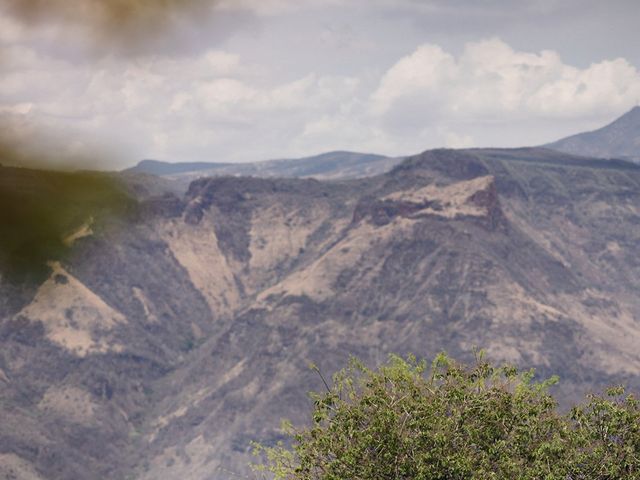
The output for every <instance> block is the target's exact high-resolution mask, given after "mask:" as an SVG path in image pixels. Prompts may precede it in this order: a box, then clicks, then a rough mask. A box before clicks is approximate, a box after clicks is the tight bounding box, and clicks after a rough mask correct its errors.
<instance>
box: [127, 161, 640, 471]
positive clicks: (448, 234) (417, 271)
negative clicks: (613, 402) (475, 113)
mask: <svg viewBox="0 0 640 480" xmlns="http://www.w3.org/2000/svg"><path fill="white" fill-rule="evenodd" d="M639 182H640V168H636V167H634V166H633V165H630V164H611V163H607V162H606V161H596V160H594V161H589V162H583V161H582V160H581V159H579V158H577V157H569V156H564V155H557V154H553V153H552V152H550V151H545V150H535V149H533V150H514V151H495V150H480V151H469V152H454V151H434V152H427V153H425V154H423V155H420V156H416V157H413V158H410V159H408V160H407V161H406V162H405V163H404V164H402V165H401V166H399V167H397V168H396V169H395V170H394V171H393V172H391V173H390V174H389V175H386V176H383V177H379V178H377V179H372V180H370V181H369V183H368V185H366V187H365V188H364V190H363V191H362V192H360V193H359V194H356V195H355V197H356V198H357V199H358V200H357V202H355V204H354V203H351V204H350V206H349V207H348V208H349V211H350V213H351V214H350V217H349V218H348V219H347V218H344V217H343V219H342V220H341V221H340V222H339V225H340V228H337V229H335V234H333V235H331V237H330V238H331V240H330V241H329V242H324V244H323V245H324V247H323V248H320V249H319V250H317V251H316V253H315V254H314V255H313V256H312V257H307V258H301V259H300V261H299V262H297V263H295V264H293V265H292V267H293V268H292V269H291V271H290V273H289V274H288V275H286V277H283V278H281V279H280V280H279V281H276V282H275V283H274V284H273V285H272V286H270V287H268V288H265V289H263V290H262V291H260V292H259V293H257V295H255V300H253V301H250V302H249V304H248V305H247V306H246V307H245V308H243V309H241V310H240V311H239V312H238V314H237V316H236V318H235V320H234V321H233V323H231V324H230V325H229V326H228V328H227V329H226V330H225V331H223V332H221V333H220V334H218V335H216V336H215V337H213V338H211V339H210V340H209V341H208V342H207V343H205V344H204V345H203V346H202V347H201V348H200V349H199V351H198V353H197V355H196V356H195V358H194V360H193V361H192V362H190V363H189V365H185V366H184V367H183V368H181V369H179V370H177V371H176V372H174V373H173V374H172V375H170V376H169V377H168V378H167V379H166V380H163V381H162V382H161V386H159V387H158V388H159V391H160V392H162V394H161V397H162V400H161V401H160V403H159V404H158V406H157V410H156V412H157V413H156V415H157V417H159V418H162V419H163V420H162V422H161V423H157V422H156V423H151V424H149V425H148V426H147V429H146V430H145V432H144V434H145V435H146V436H147V438H148V439H149V440H150V445H149V453H148V454H147V455H148V456H149V458H150V461H149V463H148V464H147V465H146V466H145V467H143V468H141V469H140V470H139V473H140V475H141V478H144V479H152V478H157V477H158V476H159V475H162V476H163V478H169V479H172V478H176V479H177V478H209V477H211V478H227V477H228V476H229V475H230V473H229V472H236V473H241V472H243V471H245V469H246V463H247V461H248V451H249V449H250V441H251V440H255V439H260V440H261V441H264V442H267V443H272V442H275V441H277V440H279V439H281V438H282V437H281V434H280V431H279V428H278V427H279V422H280V419H281V418H289V419H291V420H293V421H294V422H302V421H305V418H304V412H307V411H308V410H309V407H310V405H309V400H308V398H307V397H306V395H305V393H304V392H306V391H307V390H309V389H321V388H322V383H321V381H320V379H319V378H318V377H317V376H316V375H315V374H314V373H313V372H311V371H309V370H308V368H307V364H308V362H310V361H313V362H315V363H317V364H318V365H320V367H321V369H322V370H323V371H324V372H325V373H326V374H330V373H331V372H333V371H334V370H335V369H337V368H339V367H340V366H342V365H344V364H345V362H346V361H347V359H348V356H349V355H352V354H354V355H357V356H359V357H361V358H363V359H364V360H365V361H367V362H369V363H377V362H379V361H381V360H383V359H384V358H385V356H386V354H387V353H388V352H399V353H408V352H414V353H417V354H419V355H427V356H429V355H433V354H435V353H436V352H438V351H440V350H442V349H446V350H448V351H449V352H451V353H452V354H454V355H456V356H459V357H463V358H464V357H467V358H468V355H469V354H470V351H471V350H472V348H473V346H474V345H480V346H483V347H486V348H487V349H488V350H489V353H490V355H491V356H492V357H494V358H495V359H497V360H505V361H511V362H515V363H517V364H520V365H527V366H535V367H537V368H538V370H539V372H540V375H543V376H546V375H551V374H553V373H559V374H560V375H561V377H562V383H561V387H560V388H561V389H560V391H559V394H560V395H561V396H562V397H563V398H565V399H569V398H572V397H574V396H577V395H579V394H582V393H583V392H585V391H586V390H589V389H591V388H599V387H601V386H603V385H604V384H607V383H610V382H618V381H624V382H626V383H628V384H630V385H631V386H632V387H634V388H638V387H640V355H639V354H638V353H637V349H636V345H637V343H638V341H639V340H640V328H639V327H640V325H638V322H637V320H636V319H638V318H640V302H638V300H637V299H636V298H635V295H634V291H635V289H636V288H637V287H638V284H639V282H640V268H639V267H640V263H639V262H638V260H637V258H636V256H635V253H634V252H635V249H636V248H637V245H638V242H639V241H640V227H639V225H640V193H639V192H640V190H638V187H639V186H640V185H639ZM214 185H215V183H212V184H210V186H214ZM237 189H239V190H240V191H242V187H241V184H238V185H237ZM214 191H215V190H214ZM281 215H282V217H279V216H276V217H272V218H273V220H272V222H273V223H274V224H275V223H277V222H278V218H282V219H284V218H286V213H284V212H283V213H281ZM176 439H179V440H176Z"/></svg>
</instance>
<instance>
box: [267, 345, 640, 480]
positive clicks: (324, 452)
mask: <svg viewBox="0 0 640 480" xmlns="http://www.w3.org/2000/svg"><path fill="white" fill-rule="evenodd" d="M333 380H334V381H333V384H332V385H331V386H329V385H328V384H327V391H326V392H324V393H321V394H313V398H314V401H315V403H314V404H315V407H314V410H313V415H312V423H311V426H309V427H307V428H302V429H295V428H293V427H292V426H291V425H285V428H286V431H287V432H288V433H289V435H290V437H291V444H290V446H286V445H284V444H279V445H277V446H275V447H262V446H259V445H258V446H257V448H256V454H257V455H260V456H262V460H263V461H262V463H261V464H259V465H257V466H256V469H257V470H258V471H262V472H265V473H269V474H271V475H272V476H273V477H274V478H276V479H286V480H321V479H322V480H344V479H353V480H369V479H424V480H439V479H442V480H445V479H446V480H456V479H461V480H462V479H509V480H511V479H522V480H526V479H545V480H551V479H558V480H560V479H562V480H569V479H571V480H577V479H585V480H586V479H589V480H600V479H602V480H605V479H607V480H608V479H622V478H625V479H636V478H639V479H640V459H639V455H640V453H639V452H640V443H639V442H640V410H639V406H638V402H637V401H636V400H635V399H634V398H633V397H632V396H627V397H626V398H623V394H624V390H623V389H621V388H618V389H612V390H610V391H609V392H608V395H607V396H604V397H600V396H591V397H590V398H589V400H588V402H587V403H586V404H584V405H580V406H576V407H575V408H573V409H572V411H571V413H570V414H567V415H562V414H560V413H559V412H558V410H557V404H556V401H555V400H554V398H553V397H552V396H551V395H550V394H549V392H548V387H549V386H550V385H552V384H553V383H555V382H556V381H557V378H552V379H549V380H546V381H543V382H534V381H533V371H527V372H523V373H521V372H518V371H517V369H516V368H514V367H512V366H509V365H505V366H501V367H495V366H492V365H491V364H490V363H489V362H487V361H486V360H485V359H484V356H483V355H482V354H481V353H480V354H478V355H477V358H476V363H475V365H473V366H471V367H467V366H464V365H462V364H459V363H457V362H455V361H454V360H452V359H451V358H449V357H447V356H446V355H444V354H441V355H438V356H437V357H436V359H435V360H434V361H433V362H432V364H431V365H430V366H428V365H427V364H426V363H425V362H418V361H416V359H415V358H409V359H407V360H404V359H402V358H400V357H397V356H392V357H390V359H389V361H388V362H387V363H386V364H385V365H383V366H381V367H380V368H379V369H378V370H375V371H374V370H371V369H369V368H367V367H365V366H364V365H363V364H362V363H360V362H359V361H357V360H352V362H351V363H350V365H349V366H348V367H347V368H346V369H344V370H342V371H340V372H339V373H337V374H336V375H335V376H334V379H333Z"/></svg>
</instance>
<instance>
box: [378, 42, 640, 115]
mask: <svg viewBox="0 0 640 480" xmlns="http://www.w3.org/2000/svg"><path fill="white" fill-rule="evenodd" d="M639 100H640V73H639V72H638V71H637V70H636V68H635V67H634V66H632V65H631V64H630V63H629V62H627V61H626V60H624V59H621V58H619V59H613V60H604V61H601V62H598V63H594V64H592V65H590V66H588V67H586V68H582V69H580V68H577V67H574V66H571V65H567V64H565V63H563V62H562V59H561V58H560V56H559V55H558V54H557V53H556V52H554V51H550V50H544V51H541V52H539V53H529V52H519V51H515V50H514V49H513V48H511V47H510V46H509V45H507V44H506V43H505V42H503V41H501V40H498V39H491V40H485V41H480V42H474V43H469V44H467V45H466V47H465V48H464V50H463V52H462V53H461V54H460V55H459V56H458V57H457V58H456V57H454V56H453V55H452V54H450V53H447V52H445V51H443V50H442V49H441V48H440V47H439V46H437V45H422V46H420V47H418V48H417V49H416V50H415V51H414V52H413V53H411V54H410V55H407V56H405V57H404V58H402V59H400V60H399V61H398V62H397V63H396V64H395V65H393V66H392V67H391V68H390V69H389V70H388V71H387V72H386V73H385V74H384V75H383V77H382V79H381V81H380V84H379V86H378V88H377V89H376V91H375V92H374V93H373V95H372V97H371V102H372V104H371V107H372V112H373V113H374V114H376V115H379V116H380V117H387V118H388V119H390V121H392V122H394V121H398V119H399V118H400V117H402V116H405V117H407V115H408V117H409V119H412V118H413V115H411V112H415V111H416V110H418V111H422V112H426V115H425V116H426V117H427V118H433V117H437V118H438V119H440V120H441V121H442V120H445V121H446V120H447V119H454V120H459V121H463V120H471V119H473V120H474V121H486V122H496V121H498V122H499V121H500V120H501V119H504V118H506V117H508V118H509V120H513V119H516V118H535V117H551V118H576V117H579V116H584V115H602V114H608V113H615V112H620V110H621V109H622V110H623V109H625V108H630V107H631V106H633V105H634V104H635V103H637V102H638V101H639Z"/></svg>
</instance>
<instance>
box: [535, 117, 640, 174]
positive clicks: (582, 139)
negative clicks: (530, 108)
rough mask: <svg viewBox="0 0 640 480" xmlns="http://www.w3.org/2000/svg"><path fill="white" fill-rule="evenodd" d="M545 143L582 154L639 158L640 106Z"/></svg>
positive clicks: (552, 147)
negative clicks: (595, 126) (601, 124)
mask: <svg viewBox="0 0 640 480" xmlns="http://www.w3.org/2000/svg"><path fill="white" fill-rule="evenodd" d="M545 146H546V147H548V148H551V149H553V150H558V151H560V152H565V153H571V154H574V155H582V156H585V157H599V158H619V159H623V160H631V161H634V162H640V106H637V107H634V108H632V109H631V110H630V111H628V112H627V113H625V114H624V115H622V116H621V117H620V118H618V119H616V120H615V121H613V122H612V123H610V124H609V125H606V126H604V127H602V128H599V129H598V130H594V131H593V132H586V133H578V134H576V135H572V136H570V137H567V138H563V139H561V140H558V141H556V142H553V143H550V144H548V145H545Z"/></svg>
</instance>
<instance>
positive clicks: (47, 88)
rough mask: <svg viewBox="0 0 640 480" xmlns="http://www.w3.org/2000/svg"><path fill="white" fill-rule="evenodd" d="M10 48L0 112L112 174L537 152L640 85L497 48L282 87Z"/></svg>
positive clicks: (252, 72)
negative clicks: (289, 161) (493, 148)
mask: <svg viewBox="0 0 640 480" xmlns="http://www.w3.org/2000/svg"><path fill="white" fill-rule="evenodd" d="M309 1H311V2H313V0H309ZM285 3H286V2H285ZM277 4H278V2H277V1H276V2H275V3H269V4H265V7H264V8H266V5H277ZM283 5H284V4H283ZM274 8H275V7H274ZM1 26H2V22H1V21H0V27H1ZM12 28H13V27H12ZM16 28H17V27H16ZM3 35H4V36H3ZM19 37H20V32H19V29H18V30H16V29H15V28H14V31H11V32H9V33H3V34H0V45H1V46H2V57H1V58H2V61H3V63H2V69H3V72H2V73H3V75H2V76H0V114H2V115H3V116H5V115H8V116H11V118H12V124H13V125H16V126H17V127H16V128H23V129H25V131H29V132H33V131H35V130H34V129H36V127H37V128H40V129H43V130H45V131H50V132H53V133H52V135H54V136H59V137H60V138H64V142H65V143H66V144H67V145H68V148H69V149H70V150H73V152H74V154H75V155H76V156H80V157H83V158H88V157H89V156H90V155H89V154H90V153H91V152H90V148H91V147H90V146H91V145H96V144H108V145H117V146H119V147H120V150H121V151H122V152H125V153H124V154H119V156H118V158H117V161H118V162H120V163H114V167H122V166H126V165H127V164H131V163H133V162H134V161H136V160H138V159H139V158H143V157H156V158H161V159H167V160H174V161H186V160H211V161H246V160H258V159H265V158H274V157H285V156H288V157H290V156H297V155H308V154H313V153H316V152H320V151H326V150H333V149H353V150H363V151H373V152H379V153H386V154H392V155H393V154H409V153H414V152H416V151H420V150H423V149H426V148H433V147H440V146H449V147H467V146H473V145H478V146H482V145H489V144H493V145H503V146H515V145H519V144H535V143H536V142H537V143H543V142H545V141H550V140H553V139H554V138H555V137H558V136H562V135H560V134H559V133H558V131H559V130H558V126H559V125H560V126H563V128H565V129H566V128H567V127H566V126H567V125H576V124H578V123H579V120H580V119H582V118H584V117H589V118H591V119H594V118H595V119H597V120H598V122H602V123H603V122H604V120H608V119H610V118H612V117H613V116H615V115H617V114H620V113H623V112H624V111H625V110H626V109H628V108H630V107H632V106H633V105H635V104H636V103H637V102H638V100H640V74H639V73H638V71H637V70H636V69H635V68H634V67H633V66H632V65H631V64H630V63H628V62H627V61H626V60H624V59H612V60H603V61H599V62H597V63H594V64H593V65H590V66H586V67H583V68H578V67H575V66H571V65H568V64H566V63H565V62H563V60H562V59H561V58H560V56H559V55H558V54H557V53H556V52H554V51H549V50H545V51H541V52H537V53H531V52H521V51H516V50H514V49H513V48H511V47H510V46H509V45H508V44H506V43H505V42H502V41H500V40H497V39H493V40H485V41H480V42H474V43H469V44H467V45H466V46H465V47H464V48H463V49H462V50H461V52H460V53H459V54H454V53H452V52H448V51H446V50H445V49H444V48H442V47H441V46H439V45H433V44H425V45H421V46H418V47H417V48H416V49H415V50H414V51H413V52H412V53H410V54H408V55H406V56H404V57H402V58H400V59H398V60H397V61H396V62H395V63H393V64H391V65H390V66H389V67H388V68H387V69H386V70H385V69H384V68H379V67H378V66H376V67H375V68H367V69H366V70H361V71H357V72H355V73H354V72H349V74H348V75H346V74H339V73H335V71H327V70H331V69H328V68H320V67H319V68H318V69H313V71H302V73H300V72H298V73H296V74H295V75H294V74H291V73H287V71H285V72H284V73H283V72H276V69H277V68H278V67H277V66H272V65H271V64H269V61H268V59H266V60H265V61H264V62H260V61H258V60H256V59H255V58H253V59H252V61H248V60H247V59H246V58H245V57H244V56H240V55H239V54H237V53H235V52H232V51H227V50H225V49H224V48H212V49H209V50H206V51H202V52H200V53H197V54H191V55H183V56H170V55H148V56H139V57H136V58H119V57H111V56H107V57H104V58H100V59H94V60H93V61H91V62H87V61H77V62H74V61H73V60H72V59H64V58H60V57H56V56H51V55H48V54H47V53H46V51H42V50H39V49H38V48H37V46H34V45H30V44H29V43H28V42H26V43H25V42H23V41H21V40H19ZM16 38H17V39H18V40H16ZM309 55H313V53H309ZM314 67H315V66H314ZM338 70H339V69H338ZM27 128H28V129H29V130H26V129H27ZM83 148H85V149H86V152H85V153H84V154H82V155H80V153H81V151H82V149H83ZM78 152H80V153H78Z"/></svg>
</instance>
